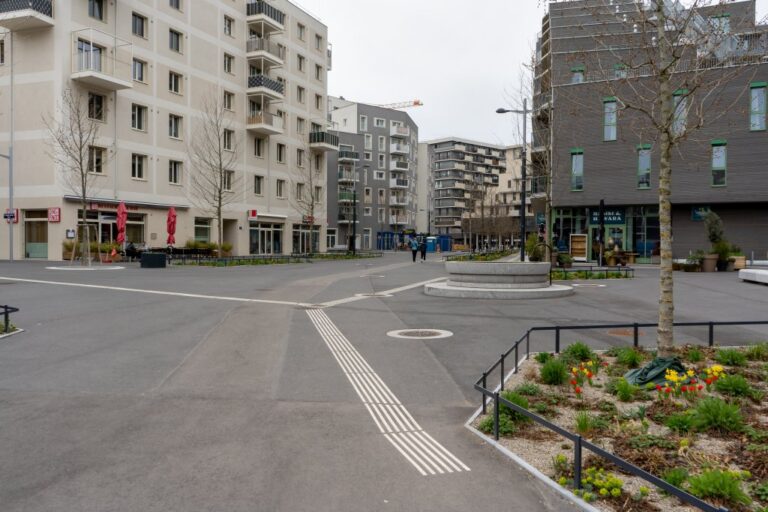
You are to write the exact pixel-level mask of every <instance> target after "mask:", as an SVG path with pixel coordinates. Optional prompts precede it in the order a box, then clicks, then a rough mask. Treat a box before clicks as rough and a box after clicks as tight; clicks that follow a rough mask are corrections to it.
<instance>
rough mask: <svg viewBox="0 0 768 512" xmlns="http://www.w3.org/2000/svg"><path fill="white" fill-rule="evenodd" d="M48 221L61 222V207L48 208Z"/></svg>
mask: <svg viewBox="0 0 768 512" xmlns="http://www.w3.org/2000/svg"><path fill="white" fill-rule="evenodd" d="M48 222H61V208H58V207H57V208H48Z"/></svg>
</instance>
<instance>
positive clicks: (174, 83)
mask: <svg viewBox="0 0 768 512" xmlns="http://www.w3.org/2000/svg"><path fill="white" fill-rule="evenodd" d="M181 82H182V77H181V75H180V74H179V73H175V72H173V71H170V72H168V90H169V91H171V92H173V93H176V94H181Z"/></svg>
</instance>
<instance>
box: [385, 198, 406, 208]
mask: <svg viewBox="0 0 768 512" xmlns="http://www.w3.org/2000/svg"><path fill="white" fill-rule="evenodd" d="M389 205H390V206H408V198H407V197H405V196H389Z"/></svg>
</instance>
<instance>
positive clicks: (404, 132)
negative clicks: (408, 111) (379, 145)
mask: <svg viewBox="0 0 768 512" xmlns="http://www.w3.org/2000/svg"><path fill="white" fill-rule="evenodd" d="M389 135H390V136H391V137H410V136H411V129H410V128H408V127H407V126H393V127H392V129H391V130H390V131H389Z"/></svg>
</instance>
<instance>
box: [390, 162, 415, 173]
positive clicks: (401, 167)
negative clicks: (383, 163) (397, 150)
mask: <svg viewBox="0 0 768 512" xmlns="http://www.w3.org/2000/svg"><path fill="white" fill-rule="evenodd" d="M409 168H410V166H409V165H408V162H407V161H405V160H392V162H391V165H390V167H389V169H390V170H392V171H407V170H408V169H409Z"/></svg>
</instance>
